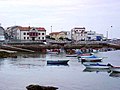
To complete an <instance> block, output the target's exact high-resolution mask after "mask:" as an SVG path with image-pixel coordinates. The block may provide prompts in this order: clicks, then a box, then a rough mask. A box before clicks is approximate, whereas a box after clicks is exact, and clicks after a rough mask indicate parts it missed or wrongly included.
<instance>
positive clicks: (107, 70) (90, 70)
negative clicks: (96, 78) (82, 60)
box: [83, 68, 110, 73]
mask: <svg viewBox="0 0 120 90" xmlns="http://www.w3.org/2000/svg"><path fill="white" fill-rule="evenodd" d="M83 72H97V73H98V72H108V73H109V72H110V69H107V68H106V69H103V68H85V69H84V70H83Z"/></svg>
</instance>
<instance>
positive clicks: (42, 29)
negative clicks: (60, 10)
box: [36, 27, 46, 31]
mask: <svg viewBox="0 0 120 90" xmlns="http://www.w3.org/2000/svg"><path fill="white" fill-rule="evenodd" d="M36 29H37V30H38V31H46V30H45V28H43V27H38V28H36Z"/></svg>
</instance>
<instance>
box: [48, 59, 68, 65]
mask: <svg viewBox="0 0 120 90" xmlns="http://www.w3.org/2000/svg"><path fill="white" fill-rule="evenodd" d="M68 61H69V60H47V64H48V65H68Z"/></svg>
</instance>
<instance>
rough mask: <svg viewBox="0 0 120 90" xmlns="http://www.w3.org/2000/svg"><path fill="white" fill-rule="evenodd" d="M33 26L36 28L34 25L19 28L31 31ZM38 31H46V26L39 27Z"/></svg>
mask: <svg viewBox="0 0 120 90" xmlns="http://www.w3.org/2000/svg"><path fill="white" fill-rule="evenodd" d="M32 28H34V27H18V29H19V30H20V31H29V30H30V29H32ZM35 28H36V27H35ZM36 29H37V30H38V31H46V30H45V28H43V27H37V28H36Z"/></svg>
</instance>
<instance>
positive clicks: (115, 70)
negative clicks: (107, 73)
mask: <svg viewBox="0 0 120 90" xmlns="http://www.w3.org/2000/svg"><path fill="white" fill-rule="evenodd" d="M108 67H109V69H110V70H111V71H112V72H119V73H120V66H113V65H111V64H108Z"/></svg>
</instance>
